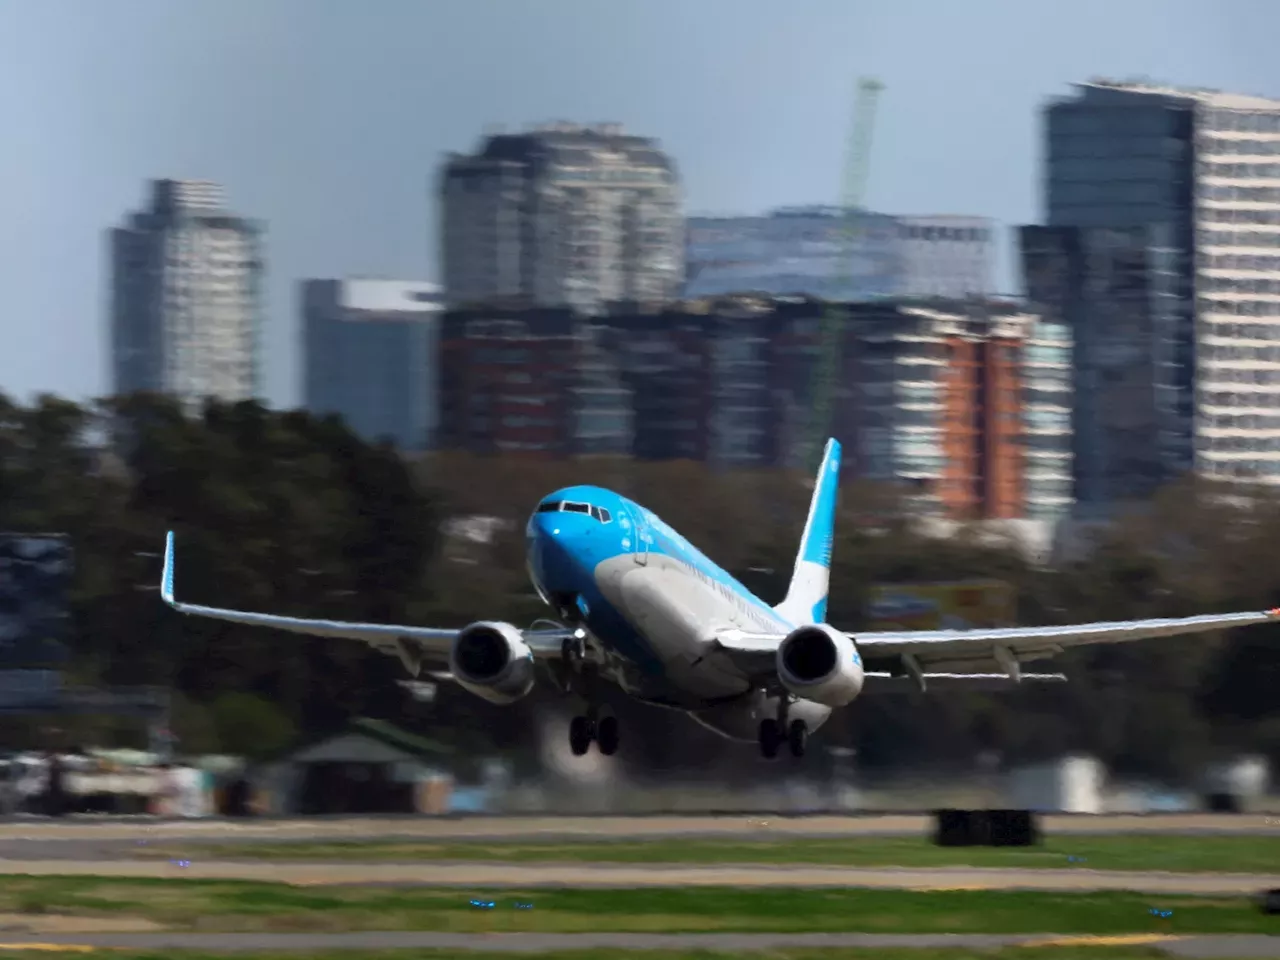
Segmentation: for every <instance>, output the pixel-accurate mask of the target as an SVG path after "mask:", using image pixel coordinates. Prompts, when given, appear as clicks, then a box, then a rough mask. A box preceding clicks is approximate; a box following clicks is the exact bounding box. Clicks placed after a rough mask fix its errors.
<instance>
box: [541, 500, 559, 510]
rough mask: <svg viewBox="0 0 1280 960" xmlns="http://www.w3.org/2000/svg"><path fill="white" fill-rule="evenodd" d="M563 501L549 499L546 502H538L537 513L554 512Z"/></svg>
mask: <svg viewBox="0 0 1280 960" xmlns="http://www.w3.org/2000/svg"><path fill="white" fill-rule="evenodd" d="M563 502H564V501H562V500H550V501H548V502H547V503H540V504H538V512H539V513H555V512H556V511H557V510H559V509H560V504H561V503H563Z"/></svg>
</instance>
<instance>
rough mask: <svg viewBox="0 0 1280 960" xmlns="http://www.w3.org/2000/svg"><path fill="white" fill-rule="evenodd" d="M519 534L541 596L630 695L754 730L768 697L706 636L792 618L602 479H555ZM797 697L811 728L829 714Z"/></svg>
mask: <svg viewBox="0 0 1280 960" xmlns="http://www.w3.org/2000/svg"><path fill="white" fill-rule="evenodd" d="M526 535H527V538H528V551H529V552H528V562H529V576H530V579H531V580H532V582H533V584H534V586H535V588H536V589H537V591H538V593H539V594H540V596H541V597H542V599H543V600H544V601H545V602H546V603H548V604H549V605H551V606H553V607H556V608H557V609H565V608H572V609H575V610H576V612H577V614H578V616H579V618H580V621H581V623H582V625H583V626H584V627H585V628H586V630H587V631H588V632H589V634H590V636H591V638H592V640H593V641H594V645H595V646H596V647H597V648H598V649H599V650H600V651H601V653H602V654H603V655H604V657H605V670H604V673H605V676H606V677H607V678H608V679H610V680H612V681H613V682H615V683H617V684H618V685H619V686H620V687H621V688H622V689H623V690H625V691H626V692H627V693H629V694H630V695H632V696H634V697H636V698H638V699H640V700H644V701H647V702H649V703H654V704H659V705H662V706H668V707H674V708H676V709H681V710H686V711H689V712H690V713H691V714H692V715H693V716H694V717H695V718H696V719H699V720H700V721H702V722H703V723H704V724H705V725H707V726H710V727H712V728H713V729H715V730H716V731H717V732H718V733H721V734H724V735H727V736H731V737H733V738H735V739H743V740H749V739H752V738H754V737H755V735H756V732H755V731H756V724H757V723H758V722H759V719H760V718H762V717H764V716H769V715H772V711H773V710H774V709H775V707H774V705H775V704H776V700H775V699H773V698H772V697H769V696H766V695H765V694H764V693H763V692H762V691H759V690H753V689H752V684H751V682H750V680H749V679H748V678H747V676H746V675H745V674H744V673H742V671H741V670H739V669H738V668H736V667H735V666H734V664H733V663H731V662H730V660H729V658H728V657H727V656H726V655H724V654H722V653H721V652H719V651H716V650H715V649H713V648H712V644H711V641H712V639H713V638H714V636H715V635H716V634H717V633H719V632H723V631H726V630H733V629H737V630H743V631H746V632H751V633H784V634H785V633H787V632H789V631H791V630H792V629H794V627H795V624H793V623H790V622H788V621H787V620H786V619H784V618H783V617H782V616H781V615H780V614H779V613H777V612H776V611H775V610H774V609H773V608H772V607H771V606H770V605H769V604H767V603H765V602H764V601H763V600H761V599H760V598H758V597H757V596H755V595H754V594H753V593H752V592H751V591H750V590H748V589H747V588H746V587H745V586H743V585H742V584H741V583H739V582H738V581H737V580H736V579H734V578H733V577H732V576H730V575H729V574H728V573H727V572H725V571H724V570H723V569H721V568H720V567H719V566H718V565H716V564H715V563H713V562H712V561H711V560H709V559H708V558H707V557H706V556H705V555H704V554H703V553H702V552H701V551H700V550H698V549H697V548H696V547H695V546H693V544H691V543H689V541H688V540H686V539H685V538H684V537H682V536H681V535H680V534H679V533H677V532H676V531H675V530H673V529H672V528H671V527H670V526H668V525H667V524H665V523H664V522H663V521H662V520H661V519H659V518H658V517H657V516H656V515H655V514H653V513H652V512H651V511H649V510H647V509H645V508H644V507H642V506H640V505H639V504H637V503H635V502H633V501H631V500H628V499H627V498H626V497H623V496H621V495H619V494H617V493H614V492H613V491H611V490H606V489H604V488H601V487H594V486H575V487H566V488H564V489H561V490H557V491H556V492H555V493H553V494H550V495H549V496H547V497H545V498H543V500H542V502H541V503H540V504H539V505H538V508H537V509H536V510H535V512H534V513H533V515H532V516H531V517H530V518H529V523H528V527H527V530H526ZM805 706H806V707H808V709H805V710H804V716H805V717H806V719H808V720H809V721H810V726H811V728H816V726H817V725H818V724H820V723H821V722H822V721H823V720H825V719H826V716H827V714H828V713H829V711H828V710H827V709H826V708H824V707H820V706H819V705H817V704H806V705H805ZM797 715H799V714H797Z"/></svg>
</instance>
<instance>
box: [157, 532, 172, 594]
mask: <svg viewBox="0 0 1280 960" xmlns="http://www.w3.org/2000/svg"><path fill="white" fill-rule="evenodd" d="M160 599H162V600H163V601H164V602H165V603H167V604H169V605H170V606H172V605H173V602H174V601H173V531H172V530H170V531H169V532H168V533H167V534H166V535H165V538H164V572H163V573H162V574H161V575H160Z"/></svg>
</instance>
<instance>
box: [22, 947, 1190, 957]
mask: <svg viewBox="0 0 1280 960" xmlns="http://www.w3.org/2000/svg"><path fill="white" fill-rule="evenodd" d="M50 952H51V951H50V950H49V949H48V948H45V949H43V950H40V951H25V950H24V951H20V952H16V953H15V952H9V951H8V950H5V951H4V952H3V953H0V956H4V957H5V958H6V960H8V958H13V960H36V958H37V957H39V958H41V960H44V958H46V957H48V956H49V953H50ZM68 952H74V953H77V954H83V952H84V951H81V950H80V948H70V949H69V950H68ZM91 955H93V956H100V957H104V958H106V957H110V958H112V960H173V954H172V953H171V952H170V953H166V952H162V951H155V950H149V951H131V950H110V951H105V950H104V951H102V952H93V953H92V954H91ZM297 955H298V954H280V953H246V952H241V951H236V952H235V953H205V952H204V951H200V952H194V951H190V950H183V951H182V953H181V954H180V956H181V957H182V960H227V958H230V957H235V958H236V960H280V958H281V957H282V956H297ZM514 955H515V956H524V957H532V958H534V960H744V958H752V960H1154V958H1158V957H1167V956H1169V955H1168V954H1165V953H1160V952H1158V951H1156V950H1153V949H1150V948H1143V947H1060V948H1058V947H1044V948H1040V947H1009V948H1005V949H1002V950H981V951H979V950H966V949H960V950H951V949H946V950H899V949H892V948H890V949H885V948H882V947H876V948H874V949H871V948H866V949H831V950H826V949H823V950H788V949H781V950H760V951H752V952H750V953H743V952H740V951H734V952H728V951H713V950H616V949H613V948H609V949H602V950H565V951H560V950H556V951H549V952H545V953H520V954H514ZM306 956H307V960H458V957H459V956H465V957H466V958H467V960H499V958H501V960H509V958H510V957H512V956H513V954H511V953H509V952H504V953H492V952H488V951H474V952H470V951H469V952H467V953H466V954H459V953H458V951H456V950H373V951H366V950H344V951H342V952H334V953H308V954H307V955H306Z"/></svg>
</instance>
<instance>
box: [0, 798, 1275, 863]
mask: <svg viewBox="0 0 1280 960" xmlns="http://www.w3.org/2000/svg"><path fill="white" fill-rule="evenodd" d="M1040 823H1041V827H1042V828H1043V829H1044V831H1045V832H1046V833H1048V834H1050V835H1077V836H1082V835H1088V834H1095V835H1097V834H1119V833H1153V834H1181V835H1186V836H1193V835H1212V834H1219V835H1225V834H1234V835H1262V834H1269V833H1276V832H1280V816H1270V815H1264V814H1198V813H1192V814H1154V815H1100V816H1088V815H1072V814H1060V815H1052V816H1045V817H1042V818H1041V821H1040ZM932 829H933V817H932V816H931V815H929V814H923V813H921V814H867V815H855V816H833V815H819V816H787V815H779V814H758V813H742V814H733V815H727V814H726V815H717V816H646V817H582V816H572V817H554V816H541V817H497V816H468V817H398V816H388V817H334V818H329V817H317V818H309V819H305V820H301V819H246V820H228V819H208V820H158V819H153V818H147V817H84V818H68V819H66V820H57V821H55V820H48V819H39V820H36V819H30V820H9V821H0V861H5V860H10V861H12V860H19V861H34V860H57V861H64V862H65V861H79V862H83V863H98V862H103V861H110V860H123V859H129V858H132V857H133V856H134V855H135V854H136V852H137V846H138V844H139V843H140V842H142V841H145V842H148V843H172V842H185V841H190V842H196V843H200V844H202V845H212V844H217V845H219V846H223V845H225V846H226V847H227V848H228V853H227V857H226V859H234V858H235V854H234V847H235V846H236V845H238V844H253V843H273V844H279V843H291V842H298V843H308V842H310V843H315V842H333V841H347V842H350V841H378V840H380V841H401V840H404V841H415V840H416V841H421V842H430V841H441V842H453V841H467V840H490V841H517V842H529V841H555V840H578V841H592V840H595V841H603V840H644V839H657V838H661V837H691V838H693V837H696V838H699V839H715V838H719V839H724V840H765V839H771V838H776V837H788V836H793V837H856V836H925V835H928V834H929V833H930V832H931V831H932ZM9 872H12V870H10V871H9Z"/></svg>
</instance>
